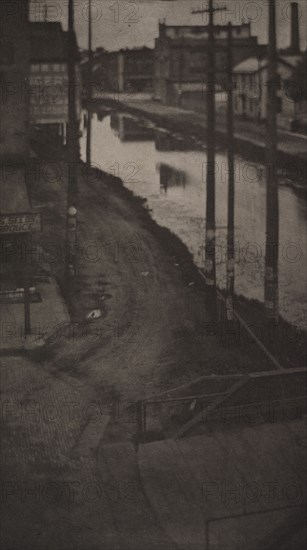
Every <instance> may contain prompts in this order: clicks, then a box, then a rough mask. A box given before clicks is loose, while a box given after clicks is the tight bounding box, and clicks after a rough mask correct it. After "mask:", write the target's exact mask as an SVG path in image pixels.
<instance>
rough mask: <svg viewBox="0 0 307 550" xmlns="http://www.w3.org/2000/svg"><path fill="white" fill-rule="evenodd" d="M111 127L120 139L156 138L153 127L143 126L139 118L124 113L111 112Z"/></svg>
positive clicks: (147, 139)
mask: <svg viewBox="0 0 307 550" xmlns="http://www.w3.org/2000/svg"><path fill="white" fill-rule="evenodd" d="M111 128H112V130H113V131H114V133H115V135H117V136H118V137H119V139H120V141H122V142H124V141H151V140H153V139H154V130H153V128H148V127H146V126H141V125H140V124H139V122H138V120H137V119H136V118H134V117H132V116H127V115H124V114H123V113H112V114H111Z"/></svg>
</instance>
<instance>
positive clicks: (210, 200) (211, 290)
mask: <svg viewBox="0 0 307 550" xmlns="http://www.w3.org/2000/svg"><path fill="white" fill-rule="evenodd" d="M224 9H225V8H214V6H213V0H209V7H208V9H205V10H194V11H193V12H192V13H208V14H209V25H208V31H209V32H208V82H207V87H206V97H207V105H206V108H207V174H206V184H207V185H206V189H207V200H206V237H205V256H206V260H205V280H206V287H207V288H206V308H207V313H208V318H210V320H211V321H215V320H216V317H217V304H216V262H215V84H216V60H215V32H214V20H213V18H214V13H215V12H216V11H221V10H224Z"/></svg>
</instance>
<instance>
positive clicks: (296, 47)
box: [291, 2, 300, 54]
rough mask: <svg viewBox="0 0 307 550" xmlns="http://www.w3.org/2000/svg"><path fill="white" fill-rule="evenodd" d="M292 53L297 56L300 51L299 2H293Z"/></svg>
mask: <svg viewBox="0 0 307 550" xmlns="http://www.w3.org/2000/svg"><path fill="white" fill-rule="evenodd" d="M291 51H292V53H293V54H297V53H299V51H300V39H299V21H298V3H297V2H291Z"/></svg>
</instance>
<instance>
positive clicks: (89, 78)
mask: <svg viewBox="0 0 307 550" xmlns="http://www.w3.org/2000/svg"><path fill="white" fill-rule="evenodd" d="M92 62H93V50H92V5H91V0H89V4H88V73H87V101H88V103H89V105H88V109H87V132H86V162H87V164H88V165H91V149H92V113H91V110H90V108H91V104H90V103H91V99H92Z"/></svg>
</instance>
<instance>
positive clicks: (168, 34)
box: [154, 23, 265, 104]
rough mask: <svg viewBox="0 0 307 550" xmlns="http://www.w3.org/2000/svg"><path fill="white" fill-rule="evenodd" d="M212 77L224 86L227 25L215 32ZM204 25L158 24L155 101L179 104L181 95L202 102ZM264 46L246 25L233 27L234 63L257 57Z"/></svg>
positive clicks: (206, 47)
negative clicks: (214, 73)
mask: <svg viewBox="0 0 307 550" xmlns="http://www.w3.org/2000/svg"><path fill="white" fill-rule="evenodd" d="M214 32H215V39H216V45H215V52H216V78H217V83H218V84H219V85H220V87H223V86H224V85H225V81H226V70H227V32H228V27H227V25H216V26H215V29H214ZM208 35H209V29H208V26H176V25H171V26H170V25H165V24H164V23H160V25H159V36H158V38H157V39H156V41H155V68H154V70H155V98H156V99H160V100H161V101H162V102H163V103H165V104H166V103H171V104H180V103H181V98H182V96H183V95H190V96H194V97H195V99H196V100H199V101H202V100H203V97H202V94H203V91H204V89H205V86H206V82H207V80H208V75H207V70H208V69H207V67H208V53H209V51H208V50H209V43H208ZM264 52H265V46H260V45H258V41H257V37H255V36H252V35H251V29H250V24H249V23H248V24H243V25H234V26H233V57H234V63H235V64H237V63H239V62H240V61H243V60H244V59H246V58H248V57H250V56H251V55H255V53H256V54H257V55H261V54H264Z"/></svg>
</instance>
